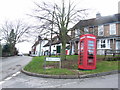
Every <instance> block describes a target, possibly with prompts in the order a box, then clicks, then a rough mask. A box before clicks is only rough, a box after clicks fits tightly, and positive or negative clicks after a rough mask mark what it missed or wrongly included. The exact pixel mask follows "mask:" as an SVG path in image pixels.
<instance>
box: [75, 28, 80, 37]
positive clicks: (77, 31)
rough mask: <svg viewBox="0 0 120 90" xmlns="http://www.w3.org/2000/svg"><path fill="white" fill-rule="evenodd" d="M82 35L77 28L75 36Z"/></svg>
mask: <svg viewBox="0 0 120 90" xmlns="http://www.w3.org/2000/svg"><path fill="white" fill-rule="evenodd" d="M79 35H80V30H79V29H75V37H78V36H79Z"/></svg>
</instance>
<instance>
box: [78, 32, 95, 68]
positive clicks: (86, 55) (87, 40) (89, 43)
mask: <svg viewBox="0 0 120 90" xmlns="http://www.w3.org/2000/svg"><path fill="white" fill-rule="evenodd" d="M79 45H80V46H79V47H80V48H79V57H78V69H83V70H92V69H96V36H95V35H92V34H84V35H81V36H80V44H79Z"/></svg>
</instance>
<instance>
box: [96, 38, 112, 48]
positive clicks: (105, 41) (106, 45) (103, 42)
mask: <svg viewBox="0 0 120 90" xmlns="http://www.w3.org/2000/svg"><path fill="white" fill-rule="evenodd" d="M98 48H99V49H110V40H109V39H101V40H99V41H98Z"/></svg>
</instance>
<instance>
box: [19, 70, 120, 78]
mask: <svg viewBox="0 0 120 90" xmlns="http://www.w3.org/2000/svg"><path fill="white" fill-rule="evenodd" d="M21 72H23V73H25V74H27V75H29V76H36V77H42V78H53V79H81V78H92V77H100V76H106V75H111V74H118V73H119V72H120V71H118V70H113V71H109V72H102V73H95V74H85V75H46V74H38V73H32V72H28V71H25V70H24V69H23V68H22V70H21Z"/></svg>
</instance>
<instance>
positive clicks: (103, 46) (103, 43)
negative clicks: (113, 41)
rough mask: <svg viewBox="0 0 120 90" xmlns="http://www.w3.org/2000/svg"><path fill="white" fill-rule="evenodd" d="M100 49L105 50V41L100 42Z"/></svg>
mask: <svg viewBox="0 0 120 90" xmlns="http://www.w3.org/2000/svg"><path fill="white" fill-rule="evenodd" d="M101 48H106V44H105V40H101Z"/></svg>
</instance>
